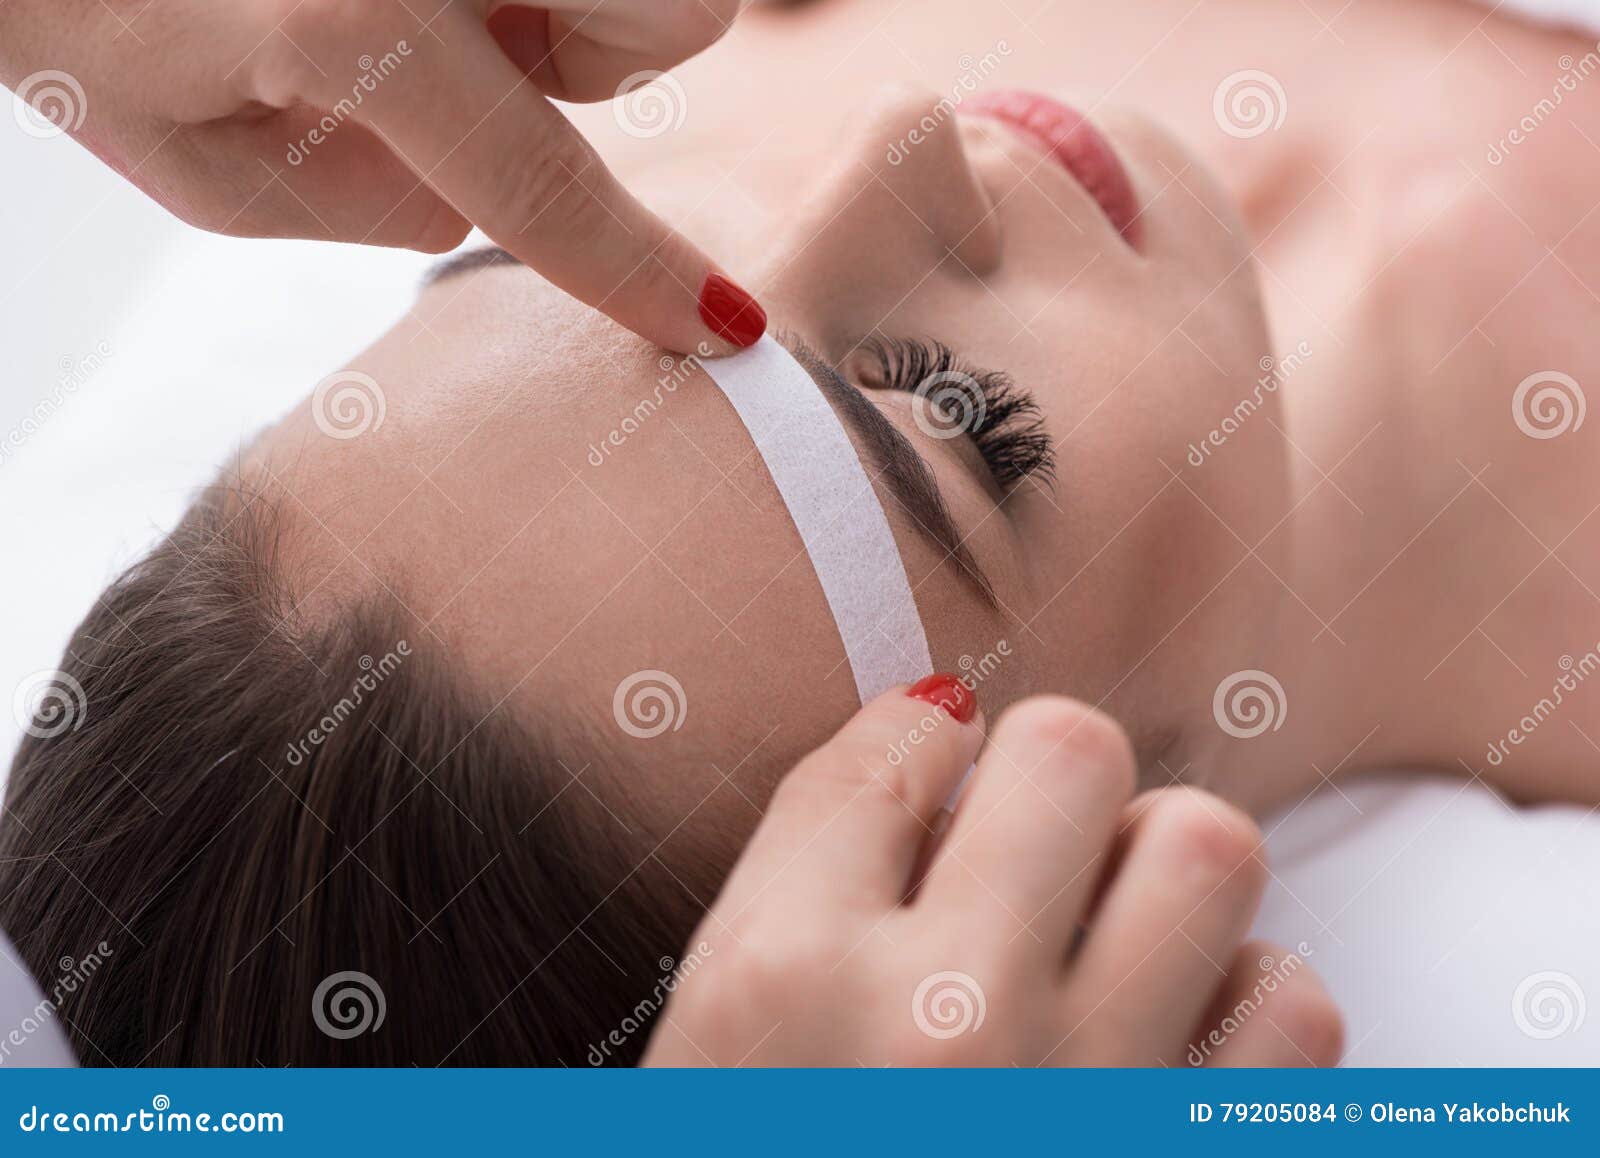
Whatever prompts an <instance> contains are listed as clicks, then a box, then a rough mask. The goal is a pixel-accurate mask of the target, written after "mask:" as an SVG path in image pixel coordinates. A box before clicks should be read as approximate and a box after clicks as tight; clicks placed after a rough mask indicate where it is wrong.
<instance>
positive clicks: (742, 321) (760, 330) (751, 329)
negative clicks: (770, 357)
mask: <svg viewBox="0 0 1600 1158" xmlns="http://www.w3.org/2000/svg"><path fill="white" fill-rule="evenodd" d="M698 310H699V314H700V320H701V322H703V323H704V324H705V327H706V329H708V330H710V331H711V335H712V337H713V338H714V339H715V340H716V341H718V342H721V343H724V344H725V345H726V346H728V347H730V352H732V351H736V350H744V349H748V348H749V347H751V346H753V345H755V344H756V343H757V342H759V341H760V340H761V336H762V335H763V334H765V333H766V332H767V311H766V310H764V309H762V308H761V303H760V302H758V301H756V299H755V295H754V294H752V293H750V291H749V290H747V289H745V288H744V287H743V286H741V285H740V284H739V283H738V282H736V281H734V280H733V279H732V278H730V277H728V276H727V275H726V274H724V273H720V272H718V271H717V270H712V271H711V272H709V273H707V274H706V276H705V280H704V281H702V282H701V283H700V295H699V301H698Z"/></svg>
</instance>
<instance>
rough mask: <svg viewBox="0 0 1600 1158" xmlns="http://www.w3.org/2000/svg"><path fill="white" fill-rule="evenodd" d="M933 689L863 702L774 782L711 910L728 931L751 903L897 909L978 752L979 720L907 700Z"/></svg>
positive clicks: (894, 691)
mask: <svg viewBox="0 0 1600 1158" xmlns="http://www.w3.org/2000/svg"><path fill="white" fill-rule="evenodd" d="M935 678H937V679H941V680H948V679H949V677H935ZM929 682H930V681H922V683H919V684H917V685H914V687H913V689H907V688H904V687H900V688H895V689H892V690H891V691H888V692H885V693H884V694H883V695H881V696H879V697H878V698H877V699H875V700H872V701H870V702H869V703H867V704H866V705H865V706H864V707H862V709H861V710H860V711H859V712H857V713H856V714H855V716H853V717H852V718H851V720H850V722H849V723H847V724H845V726H844V727H843V728H841V729H840V730H839V732H838V734H836V735H835V736H834V737H833V739H831V740H829V741H828V742H827V743H826V744H824V745H823V746H822V747H820V748H818V749H817V750H816V751H815V752H812V753H811V754H810V755H809V756H807V757H806V758H805V759H804V760H802V761H801V762H800V763H799V764H798V765H797V766H796V767H795V769H794V771H793V772H791V773H789V775H788V776H787V777H786V778H785V779H784V780H783V782H782V783H781V784H779V786H778V790H777V791H776V792H775V793H774V794H773V797H772V800H771V802H770V803H769V804H768V806H767V811H766V815H765V816H764V817H763V818H762V821H761V824H760V826H759V827H758V828H757V829H756V833H755V836H754V837H752V838H751V841H750V843H749V844H748V845H747V846H746V847H745V850H744V854H743V855H742V856H741V857H740V859H739V862H738V864H736V865H735V866H734V869H733V873H732V874H731V875H730V876H729V878H728V882H727V884H726V885H725V886H724V887H723V891H722V895H721V896H720V897H719V898H718V900H717V904H716V906H715V910H716V912H717V914H718V916H719V917H721V918H722V919H723V920H724V921H732V920H733V918H734V917H735V916H737V915H738V914H739V913H741V912H743V911H744V910H745V909H747V908H748V907H750V906H751V905H752V904H754V903H755V902H756V901H757V900H761V901H762V902H763V903H764V904H776V905H780V906H783V905H806V904H813V905H814V904H815V903H816V902H817V901H818V900H819V899H825V900H827V901H829V902H831V903H835V904H838V903H843V904H847V905H852V906H865V907H867V908H870V909H873V910H878V911H887V910H888V909H889V908H891V907H893V906H894V905H896V904H898V903H899V902H900V900H901V899H902V898H903V897H904V896H905V894H906V890H907V887H908V885H909V882H910V877H911V871H912V869H913V867H914V866H915V865H916V863H917V860H918V856H919V854H920V852H921V851H922V846H923V844H924V842H925V841H926V840H927V839H928V838H929V836H930V835H931V834H932V832H933V825H934V821H935V819H936V818H937V817H938V814H939V812H940V810H941V809H942V808H943V807H944V805H945V802H946V801H947V800H948V799H949V797H950V794H951V793H952V792H953V791H955V788H956V786H957V785H958V784H959V783H960V782H961V777H962V776H963V775H965V773H966V771H967V769H968V768H969V767H971V765H972V761H973V759H974V758H975V757H976V756H977V754H978V748H979V746H980V745H981V744H982V742H983V721H982V717H981V715H971V714H970V713H968V712H966V711H963V710H961V709H957V714H958V715H967V716H968V721H967V722H965V723H963V722H962V721H961V720H959V719H957V718H956V717H955V716H954V715H952V714H951V713H950V711H949V710H947V709H946V708H943V707H939V706H936V705H935V704H934V703H932V702H929V701H928V700H925V699H917V698H913V697H912V696H911V695H908V694H907V692H908V690H917V689H922V688H923V687H924V685H926V684H928V683H929ZM945 686H949V685H948V683H947V684H946V685H945ZM963 690H965V689H963ZM965 694H966V697H967V700H966V703H967V704H969V705H970V704H971V702H972V701H971V699H970V697H971V692H966V693H965Z"/></svg>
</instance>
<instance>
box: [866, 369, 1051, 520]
mask: <svg viewBox="0 0 1600 1158" xmlns="http://www.w3.org/2000/svg"><path fill="white" fill-rule="evenodd" d="M862 348H863V349H864V350H865V351H866V352H867V353H868V354H869V355H870V356H871V357H873V358H875V359H877V362H878V366H879V368H880V369H881V371H882V373H883V379H884V381H883V385H884V386H885V387H886V388H887V389H890V390H901V391H904V392H905V393H907V394H917V393H918V392H919V391H921V390H922V388H923V387H924V384H926V383H927V382H928V380H929V379H930V378H935V377H938V379H939V380H938V382H936V383H935V385H934V388H933V389H929V390H926V391H925V392H923V393H922V397H924V398H927V399H928V401H929V403H930V405H931V406H932V407H933V408H934V410H935V415H936V417H943V418H945V419H949V418H951V417H954V415H952V413H951V411H950V407H952V406H955V405H960V406H962V417H965V416H966V408H967V407H972V418H973V421H972V422H971V424H970V425H964V426H963V427H962V432H963V433H964V434H965V435H966V436H967V438H969V439H970V440H971V441H972V443H973V445H974V446H975V447H977V450H978V453H979V454H980V455H982V456H983V461H984V463H985V465H987V466H988V468H989V473H990V474H991V475H993V476H994V480H995V483H996V485H998V486H999V487H1000V489H1001V490H1002V491H1009V490H1010V489H1011V488H1012V487H1014V486H1015V485H1016V484H1017V483H1019V482H1021V481H1022V480H1023V479H1025V478H1028V477H1030V476H1037V477H1038V478H1039V479H1041V480H1043V481H1044V482H1046V483H1053V482H1054V481H1055V476H1056V455H1055V447H1054V446H1053V445H1052V443H1051V441H1050V436H1049V434H1047V433H1046V432H1045V429H1044V418H1043V416H1042V415H1041V414H1040V411H1039V404H1038V403H1037V402H1036V401H1035V400H1034V397H1033V395H1032V394H1030V393H1028V392H1027V391H1026V390H1024V389H1022V388H1021V387H1020V386H1018V385H1017V384H1016V383H1015V382H1013V381H1012V380H1011V378H1010V377H1009V376H1008V375H1006V374H1003V373H1000V372H998V371H993V370H977V369H974V368H973V367H971V366H968V365H966V364H965V363H963V362H962V361H961V359H960V358H958V357H957V356H956V354H955V351H953V350H951V349H950V347H949V346H946V345H945V344H944V343H942V342H935V341H926V340H920V339H912V338H877V337H874V338H870V339H868V340H867V341H866V342H865V343H864V344H863V347H862ZM939 376H948V377H947V378H946V377H939ZM969 383H970V384H971V385H968V384H969ZM973 387H976V390H977V397H976V399H974V401H973V402H970V403H969V402H962V401H961V399H959V398H957V399H953V400H952V399H950V397H949V396H950V395H951V394H952V393H956V392H960V393H961V394H964V395H966V396H968V397H970V396H971V394H972V388H973ZM974 403H976V405H974Z"/></svg>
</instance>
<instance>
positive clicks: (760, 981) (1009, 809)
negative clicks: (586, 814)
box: [645, 691, 1341, 1066]
mask: <svg viewBox="0 0 1600 1158" xmlns="http://www.w3.org/2000/svg"><path fill="white" fill-rule="evenodd" d="M930 725H931V726H930ZM980 739H981V720H979V721H975V722H973V723H970V724H965V725H963V724H961V723H958V722H956V721H955V720H953V719H951V718H950V717H948V716H945V715H943V714H942V713H941V712H940V711H938V710H937V709H932V710H930V708H929V705H928V704H926V703H922V702H919V701H917V700H914V699H911V698H908V697H907V695H906V694H905V693H904V692H903V691H897V692H891V693H889V694H887V695H885V696H883V697H882V698H880V699H878V700H875V701H874V702H872V703H871V704H868V705H867V706H866V707H865V708H863V709H862V710H861V712H860V714H858V715H857V716H856V717H855V719H853V720H852V721H851V722H850V723H849V724H847V725H846V726H845V727H844V729H843V730H842V731H841V732H840V733H839V734H838V735H837V736H836V737H835V738H834V739H833V740H831V741H830V742H829V743H828V744H827V745H825V746H824V747H822V748H821V749H819V750H818V751H817V752H815V753H813V754H812V755H811V756H809V757H807V758H806V759H805V760H804V761H803V762H801V764H800V765H799V767H797V768H796V769H795V770H794V772H793V773H792V774H791V775H790V776H789V777H788V778H787V779H786V780H785V781H784V782H783V783H782V785H781V786H780V787H779V788H778V791H777V793H776V795H775V796H774V797H773V800H772V803H771V806H770V808H769V809H768V811H767V814H766V817H765V819H764V820H763V821H762V823H761V826H760V828H759V829H758V830H757V832H756V835H755V837H754V839H753V840H752V841H751V843H750V845H749V847H748V848H747V849H746V850H745V853H744V856H743V858H742V859H741V860H740V861H739V863H738V865H737V866H736V867H735V869H734V871H733V874H732V875H731V876H730V878H729V879H728V882H727V885H726V886H725V888H724V889H723V892H722V895H721V896H720V897H719V898H718V899H717V902H716V904H715V906H714V907H713V909H712V910H711V912H710V914H709V915H708V916H707V919H706V920H705V922H704V923H703V924H702V926H701V927H700V929H699V931H698V932H697V933H696V934H695V938H694V940H693V941H692V942H691V944H692V945H696V946H698V945H699V944H700V942H704V943H705V944H704V947H703V949H699V948H697V949H696V952H697V954H698V960H697V967H696V969H695V970H694V971H693V972H692V973H689V974H688V975H686V976H685V977H684V978H683V980H682V981H681V982H680V984H679V986H678V988H677V990H676V992H675V993H674V995H673V997H672V998H671V1000H670V1001H669V1003H668V1005H667V1007H666V1010H665V1012H664V1021H663V1023H662V1024H661V1025H660V1026H659V1027H658V1028H657V1030H656V1032H655V1035H654V1037H653V1039H652V1041H651V1044H650V1048H649V1051H648V1053H647V1055H646V1058H645V1061H646V1064H650V1065H688V1066H698V1065H705V1064H716V1065H736V1064H745V1065H785V1066H788V1065H841V1066H848V1065H863V1064H864V1065H875V1064H882V1063H890V1064H895V1065H914V1066H924V1065H937V1066H943V1065H1013V1064H1014V1065H1039V1064H1045V1065H1153V1064H1157V1063H1162V1062H1165V1063H1167V1064H1172V1065H1181V1064H1185V1063H1186V1062H1187V1063H1190V1064H1197V1063H1200V1062H1202V1061H1203V1062H1204V1063H1205V1064H1209V1065H1261V1066H1266V1065H1305V1064H1330V1063H1332V1062H1334V1061H1336V1060H1337V1059H1338V1057H1339V1051H1340V1041H1341V1025H1340V1019H1339V1015H1338V1012H1337V1010H1336V1009H1335V1008H1334V1006H1333V1004H1332V1002H1331V1001H1330V1000H1329V998H1328V995H1327V993H1326V992H1325V991H1324V990H1323V988H1322V986H1321V984H1320V983H1319V982H1318V981H1317V979H1316V978H1315V977H1314V975H1313V974H1312V973H1311V970H1310V968H1309V967H1307V966H1305V965H1304V964H1303V963H1300V962H1299V961H1298V959H1297V958H1295V959H1294V960H1293V964H1291V959H1290V958H1289V957H1285V955H1284V954H1282V953H1280V952H1278V951H1276V950H1274V949H1272V948H1270V947H1269V946H1265V945H1262V944H1260V943H1254V944H1248V945H1242V946H1241V944H1240V940H1241V938H1242V937H1243V936H1244V933H1245V930H1246V929H1247V928H1248V927H1249V924H1250V920H1251V917H1252V914H1253V913H1254V910H1255V907H1256V903H1257V901H1258V899H1259V896H1260V892H1261V888H1262V875H1263V873H1262V868H1261V866H1260V863H1259V862H1258V860H1257V859H1256V854H1257V851H1258V842H1259V835H1258V833H1257V831H1256V829H1255V826H1254V825H1253V824H1252V823H1251V822H1250V821H1249V820H1248V819H1247V818H1246V817H1245V816H1243V815H1242V814H1241V813H1239V812H1238V811H1236V810H1235V809H1233V808H1232V807H1230V806H1229V805H1227V804H1224V803H1223V802H1222V801H1220V800H1217V799H1216V798H1214V797H1211V796H1209V795H1206V794H1205V793H1202V792H1197V791H1191V790H1188V789H1168V790H1163V791H1158V792H1153V793H1150V794H1147V795H1145V796H1143V797H1141V798H1139V799H1138V800H1137V801H1134V802H1132V804H1130V803H1129V801H1128V796H1129V793H1130V791H1131V790H1132V786H1133V782H1134V765H1133V757H1132V753H1131V752H1130V750H1129V747H1128V743H1127V740H1126V739H1125V738H1124V736H1123V734H1122V732H1121V730H1120V729H1119V728H1118V727H1117V726H1116V725H1115V724H1113V723H1112V722H1111V721H1110V720H1109V719H1108V718H1107V717H1106V716H1104V715H1101V714H1100V713H1098V712H1095V711H1093V710H1092V709H1090V708H1087V707H1085V706H1084V705H1082V704H1078V703H1076V702H1074V701H1071V700H1066V699H1057V698H1041V699H1034V700H1029V701H1027V702H1025V703H1023V704H1021V705H1018V706H1017V707H1015V708H1013V709H1012V710H1011V711H1009V712H1007V713H1006V715H1005V717H1004V718H1003V719H1002V720H1001V721H1000V723H999V726H998V727H997V728H995V730H994V733H993V735H992V736H991V737H990V739H991V744H990V746H989V748H988V749H987V751H986V752H985V753H984V755H983V758H982V759H981V760H980V761H979V764H978V769H977V772H976V774H975V775H974V777H973V778H972V782H971V783H970V784H969V785H968V786H967V788H966V791H965V794H964V795H963V796H962V798H961V803H960V806H959V808H958V810H957V812H956V815H955V817H954V819H953V820H952V821H951V822H950V827H949V831H948V832H947V833H945V834H944V837H943V840H942V841H941V842H940V843H939V845H938V848H937V850H936V851H935V852H934V853H933V855H932V863H931V866H929V865H928V864H927V863H926V855H927V853H926V846H927V844H928V842H929V839H930V835H931V833H933V831H934V830H935V828H936V827H937V826H938V824H939V820H940V810H941V807H942V805H943V804H944V801H945V799H946V797H947V796H948V795H949V793H950V792H951V790H952V789H954V788H955V786H956V784H957V782H958V781H959V780H960V778H961V775H962V772H963V771H964V770H965V769H966V768H967V767H968V765H969V763H970V762H971V760H972V759H973V758H974V756H976V755H977V753H978V748H979V742H980ZM897 754H898V755H897ZM916 882H920V883H916ZM913 884H915V890H916V891H915V895H914V896H913V897H912V898H911V899H910V900H907V899H906V894H907V892H908V890H909V889H910V888H911V887H912V886H913ZM1082 923H1086V924H1087V931H1086V932H1085V933H1084V934H1082V937H1081V943H1080V940H1079V933H1078V929H1079V927H1080V924H1082ZM1269 958H1270V960H1269ZM1224 970H1226V972H1224ZM1244 1002H1251V1003H1252V1004H1251V1005H1250V1006H1249V1007H1248V1010H1249V1011H1247V1012H1242V1013H1241V1011H1242V1010H1245V1009H1246V1006H1245V1005H1244V1004H1241V1003H1244ZM1225 1019H1227V1020H1225ZM1213 1031H1215V1032H1213Z"/></svg>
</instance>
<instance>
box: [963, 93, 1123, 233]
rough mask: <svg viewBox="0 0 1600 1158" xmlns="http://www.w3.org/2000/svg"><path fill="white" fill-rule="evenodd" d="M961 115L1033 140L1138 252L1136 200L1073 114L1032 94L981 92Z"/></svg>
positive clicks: (1101, 145) (1112, 155) (1099, 140)
mask: <svg viewBox="0 0 1600 1158" xmlns="http://www.w3.org/2000/svg"><path fill="white" fill-rule="evenodd" d="M962 111H963V112H968V113H971V114H973V115H975V116H980V117H986V118H988V119H990V120H996V121H1000V122H1001V123H1002V124H1006V125H1009V126H1010V127H1011V128H1013V129H1016V130H1017V131H1018V132H1020V133H1022V134H1023V135H1025V136H1027V137H1030V138H1032V139H1033V140H1034V141H1035V142H1036V143H1037V144H1039V145H1040V146H1042V147H1043V148H1044V151H1045V153H1046V155H1048V156H1049V157H1051V158H1052V159H1054V160H1055V161H1057V162H1058V163H1059V164H1060V165H1061V167H1062V168H1063V169H1065V170H1066V171H1067V172H1068V173H1070V174H1071V175H1072V178H1073V179H1074V180H1075V181H1077V182H1078V184H1079V185H1081V186H1083V188H1084V190H1085V191H1086V192H1087V193H1088V194H1089V195H1090V196H1091V197H1093V198H1094V200H1095V203H1096V204H1097V205H1099V206H1100V211H1101V212H1102V213H1104V214H1105V215H1106V219H1107V220H1108V221H1110V222H1111V225H1112V227H1113V228H1115V229H1116V231H1117V232H1118V233H1119V234H1121V235H1122V239H1123V240H1124V241H1126V242H1127V243H1128V244H1129V245H1130V246H1132V247H1133V248H1135V249H1137V248H1138V247H1139V213H1140V206H1139V198H1138V196H1137V195H1136V194H1135V193H1134V191H1133V181H1132V180H1131V179H1130V178H1129V177H1128V171H1127V169H1125V168H1123V166H1122V162H1121V160H1119V159H1118V157H1117V153H1116V150H1115V149H1113V148H1112V147H1111V142H1109V141H1107V140H1106V139H1105V137H1104V136H1103V135H1101V133H1100V130H1098V129H1096V128H1095V127H1094V125H1092V124H1090V123H1089V119H1088V118H1087V117H1085V116H1084V115H1083V114H1082V113H1080V112H1078V110H1077V109H1074V108H1070V107H1068V106H1067V105H1064V104H1062V103H1061V102H1060V101H1058V100H1054V99H1052V98H1051V97H1047V96H1041V95H1040V94H1038V93H1031V92H1015V91H1000V92H983V93H979V94H978V95H976V96H974V97H972V98H971V99H970V100H969V101H967V103H966V104H965V105H964V106H963V108H962Z"/></svg>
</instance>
